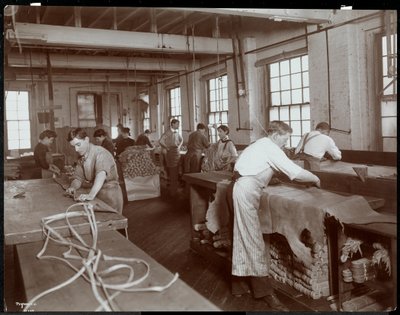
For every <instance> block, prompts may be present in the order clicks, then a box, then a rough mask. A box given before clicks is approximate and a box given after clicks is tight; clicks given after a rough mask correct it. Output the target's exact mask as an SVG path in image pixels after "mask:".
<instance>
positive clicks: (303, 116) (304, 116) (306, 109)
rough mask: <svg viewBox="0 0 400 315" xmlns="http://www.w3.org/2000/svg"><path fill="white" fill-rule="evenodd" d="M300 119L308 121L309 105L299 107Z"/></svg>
mask: <svg viewBox="0 0 400 315" xmlns="http://www.w3.org/2000/svg"><path fill="white" fill-rule="evenodd" d="M301 119H303V120H304V119H310V105H303V106H301Z"/></svg>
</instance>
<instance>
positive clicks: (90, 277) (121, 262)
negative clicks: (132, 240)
mask: <svg viewBox="0 0 400 315" xmlns="http://www.w3.org/2000/svg"><path fill="white" fill-rule="evenodd" d="M76 207H83V211H82V210H81V211H70V210H71V209H72V208H76ZM73 217H86V218H87V219H88V222H89V224H90V230H91V235H92V242H91V244H88V243H86V242H85V241H84V240H83V238H82V237H81V236H80V235H79V233H78V232H77V231H76V230H75V228H74V227H73V225H72V224H71V223H70V220H69V219H70V218H73ZM63 219H65V221H66V223H67V225H68V228H69V230H70V231H71V233H72V235H73V237H70V238H64V237H63V236H61V235H60V233H58V232H57V230H56V228H53V227H51V226H50V224H51V223H53V222H55V221H59V220H63ZM42 231H43V233H44V235H45V236H46V239H45V242H44V245H43V248H42V250H41V251H40V252H39V253H38V254H37V255H36V257H37V258H38V259H55V260H59V261H62V262H64V263H65V264H66V265H67V266H69V267H70V268H72V269H73V270H74V271H75V272H76V273H75V274H74V275H73V276H72V277H71V278H69V279H67V280H66V281H64V282H62V283H60V284H58V285H56V286H54V287H52V288H50V289H48V290H46V291H43V292H41V293H40V294H38V295H36V296H35V297H33V298H32V299H31V300H30V301H29V302H28V303H27V304H26V306H25V308H24V312H26V311H28V310H29V308H30V306H32V305H35V302H36V301H37V300H39V299H40V298H42V297H43V296H45V295H47V294H49V293H51V292H54V291H56V290H59V289H61V288H63V287H65V286H67V285H69V284H71V283H72V282H74V281H75V280H76V279H78V278H79V277H81V276H82V277H83V278H84V279H85V280H86V281H88V282H89V283H90V285H91V289H92V291H93V295H94V297H95V298H96V300H97V301H98V302H99V304H100V305H99V307H98V308H97V309H96V311H102V310H105V311H116V310H118V307H117V305H115V303H114V301H113V300H114V298H115V297H116V296H118V295H119V294H120V293H121V292H145V291H157V292H161V291H164V290H166V289H167V288H169V287H170V286H171V285H172V284H173V283H174V282H175V281H176V280H177V279H178V277H179V275H178V273H176V274H175V275H174V277H173V278H172V280H171V281H170V282H169V283H167V284H166V285H163V286H152V287H146V288H138V287H134V286H137V285H138V284H140V283H142V282H143V281H144V280H145V279H146V278H147V277H148V276H149V273H150V266H149V264H148V263H147V262H146V261H145V260H143V259H139V258H132V257H115V256H108V255H105V254H103V252H102V251H101V250H100V249H98V248H97V240H98V230H97V225H96V219H95V215H94V210H93V205H92V204H90V203H87V202H81V203H75V204H73V205H71V206H70V207H68V209H67V210H66V211H65V213H60V214H56V215H52V216H48V217H44V218H42ZM50 240H51V241H54V242H55V243H57V244H59V245H66V246H68V247H69V249H68V250H67V251H66V252H64V253H63V254H62V256H63V257H58V256H52V255H44V253H45V252H46V249H47V246H48V244H49V241H50ZM73 240H75V242H73ZM73 249H76V250H79V251H80V253H81V255H82V256H80V255H75V254H73V253H72V250H73ZM83 253H86V256H84V254H83ZM68 259H70V260H75V261H80V262H81V264H82V266H81V267H80V268H78V267H76V266H74V265H73V264H72V263H71V262H70V261H69V260H68ZM100 261H116V262H118V263H117V264H115V265H113V266H111V267H108V268H106V269H104V270H100V268H99V264H100ZM127 263H138V264H143V265H144V266H145V267H146V272H145V273H144V275H142V276H141V277H139V278H137V279H134V277H135V272H134V268H133V266H131V265H129V264H127ZM118 270H126V271H127V277H126V279H125V281H124V282H122V283H117V284H116V283H107V281H105V277H106V276H108V275H110V274H112V273H113V272H115V271H118ZM100 290H101V292H103V294H104V296H105V298H103V297H102V296H101V293H100ZM109 290H116V291H117V292H114V293H112V294H111V293H110V292H109Z"/></svg>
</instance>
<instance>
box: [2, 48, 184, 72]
mask: <svg viewBox="0 0 400 315" xmlns="http://www.w3.org/2000/svg"><path fill="white" fill-rule="evenodd" d="M50 60H51V66H52V68H64V69H102V70H107V69H109V70H125V71H127V70H129V71H134V70H135V69H136V70H137V71H161V70H162V71H184V70H185V66H186V67H187V65H188V62H187V61H185V60H179V59H172V60H169V59H168V60H167V59H165V58H163V59H162V58H137V57H136V58H133V57H130V58H126V57H114V56H78V55H67V54H50ZM31 61H32V64H31ZM8 64H9V66H10V67H16V68H18V67H29V68H45V67H46V66H47V64H46V54H44V53H37V52H32V55H31V56H30V55H29V52H22V54H18V53H10V54H9V55H8ZM160 64H162V66H160Z"/></svg>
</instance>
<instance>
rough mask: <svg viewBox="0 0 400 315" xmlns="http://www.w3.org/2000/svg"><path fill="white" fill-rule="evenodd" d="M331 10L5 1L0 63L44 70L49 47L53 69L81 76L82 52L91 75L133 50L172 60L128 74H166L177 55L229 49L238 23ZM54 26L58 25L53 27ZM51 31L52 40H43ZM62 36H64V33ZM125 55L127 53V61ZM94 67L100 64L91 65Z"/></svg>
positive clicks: (202, 55) (302, 18)
mask: <svg viewBox="0 0 400 315" xmlns="http://www.w3.org/2000/svg"><path fill="white" fill-rule="evenodd" d="M331 14H332V10H291V9H289V10H287V9H257V10H256V9H217V8H215V9H207V8H155V7H89V6H83V7H77V6H23V5H21V6H7V7H6V8H5V10H4V23H5V31H6V33H7V32H11V33H10V34H12V36H8V35H9V34H6V39H10V40H8V41H6V43H5V44H6V47H5V52H6V54H5V55H6V62H5V64H6V67H7V68H8V67H11V68H14V70H15V71H14V72H15V73H16V74H18V75H20V76H21V77H22V76H23V74H24V69H25V70H26V71H25V76H27V75H31V76H32V75H36V74H37V75H45V72H46V64H45V63H41V62H40V61H39V60H40V59H43V56H45V55H46V54H47V53H49V54H51V59H52V65H54V66H55V68H56V69H55V70H54V71H53V72H54V73H55V74H56V75H57V74H58V73H59V74H60V75H61V74H64V75H71V74H72V73H75V74H76V75H80V76H82V75H84V74H82V73H81V72H82V71H85V69H83V70H82V68H84V66H82V64H83V61H81V62H79V59H81V60H86V59H85V56H86V57H91V58H98V59H97V60H98V64H99V66H98V67H97V66H94V67H92V68H89V66H88V68H87V69H86V70H87V71H90V72H91V73H95V72H96V71H97V74H99V75H100V74H104V73H111V74H112V75H114V76H115V78H118V75H117V74H118V73H114V72H118V71H119V73H121V71H120V70H121V69H120V67H119V66H116V63H117V62H120V61H119V60H118V59H117V58H120V59H121V58H139V59H135V60H138V64H140V58H144V59H143V60H144V61H145V62H147V63H148V60H150V61H151V60H153V61H154V63H155V64H157V65H159V64H160V60H161V61H162V63H164V64H166V63H167V62H166V61H173V62H175V65H173V66H171V67H170V68H168V67H167V66H165V67H163V66H159V67H158V69H155V68H154V67H151V66H148V65H147V66H143V67H140V66H138V67H137V68H136V66H135V68H133V67H130V68H129V67H128V68H126V69H127V70H128V71H131V73H130V74H133V70H135V71H136V70H137V73H136V72H135V74H136V75H137V76H138V78H139V77H140V75H144V76H147V77H148V78H150V77H151V76H154V75H157V76H159V75H163V76H170V75H171V74H176V73H179V72H181V71H182V69H184V67H183V66H182V67H180V68H179V65H178V63H182V61H183V62H184V61H185V60H186V62H187V61H191V60H193V59H195V60H197V61H198V60H200V59H206V58H210V56H214V57H215V55H216V54H218V55H220V56H221V57H223V56H226V55H231V54H232V48H229V47H228V46H229V45H231V44H230V43H231V41H232V38H233V37H234V35H235V33H236V31H237V30H239V29H240V30H246V29H247V30H252V29H253V30H254V29H255V28H257V29H265V30H266V31H273V30H274V29H276V28H280V27H282V25H285V24H286V25H287V24H293V23H296V24H297V25H298V24H299V23H300V24H304V25H307V24H320V23H326V22H329V17H330V15H331ZM49 26H53V27H49ZM60 27H64V28H60ZM45 29H46V30H45ZM7 30H8V31H7ZM55 30H59V31H58V33H57V32H56V31H55ZM64 30H65V32H64ZM92 33H93V34H94V35H96V36H97V35H99V39H100V43H99V44H96V43H97V42H96V40H95V39H94V37H95V36H94V35H91V34H92ZM81 34H83V35H81ZM102 34H104V36H103V37H101V36H102ZM114 34H115V35H116V36H114ZM130 34H132V35H134V36H136V37H132V38H130V37H129V40H130V41H131V43H123V42H122V40H121V41H119V42H118V41H116V38H117V37H120V36H118V35H124V36H126V35H130ZM74 35H75V38H84V37H85V36H86V37H87V38H88V41H87V43H85V42H84V41H83V40H82V42H81V43H80V44H79V45H78V44H76V45H71V44H70V43H71V42H73V39H74ZM51 36H53V39H52V40H53V41H51V40H50V37H51ZM68 36H70V37H72V39H65V38H67V37H68ZM107 36H108V37H107ZM160 36H161V39H162V40H165V41H168V40H170V42H171V43H177V42H179V41H180V46H179V44H176V45H177V46H179V47H172V48H171V47H169V46H168V45H167V46H168V47H166V49H163V47H161V49H160V44H158V45H157V43H156V41H157V38H159V37H160ZM54 37H56V38H55V39H54ZM102 38H103V39H104V40H103V41H101V39H102ZM147 38H148V40H147ZM193 38H196V40H199V43H200V42H201V41H203V42H204V43H205V44H204V45H203V46H204V47H206V46H210V47H215V45H217V49H215V48H210V49H203V50H201V49H199V47H200V46H201V45H197V44H196V46H197V47H198V48H197V49H196V51H195V49H192V50H191V49H190V48H188V49H187V51H186V46H185V43H187V47H189V46H190V45H191V44H192V43H191V40H192V39H193ZM13 39H14V40H13ZM218 40H219V41H218ZM115 41H116V42H115ZM140 41H141V42H143V45H142V46H140V45H139V44H138V42H140ZM146 41H148V42H151V41H153V44H154V46H153V47H151V46H149V47H147V46H146V44H148V43H146ZM108 42H110V43H108ZM193 43H194V42H193ZM125 44H126V45H125ZM128 44H129V45H128ZM162 46H164V44H162ZM171 46H173V45H171ZM169 48H170V49H169ZM200 48H201V47H200ZM218 48H219V50H218ZM224 49H225V51H224ZM32 56H33V57H32ZM58 56H67V57H66V58H67V59H74V60H75V62H70V63H69V64H68V66H66V65H65V64H63V63H61V62H60V63H59V64H57V62H55V61H54V59H55V60H56V61H57V58H58ZM102 57H111V58H114V59H113V60H114V61H113V62H112V63H109V64H110V67H109V68H108V69H107V67H106V66H105V67H103V66H100V63H101V62H103V61H104V59H101V58H102ZM77 59H78V60H77ZM93 60H96V59H93ZM110 60H111V59H110ZM121 62H122V61H121ZM129 62H130V60H128V61H127V63H129ZM134 62H136V61H134ZM103 64H104V62H103ZM99 67H100V68H101V69H98V68H99ZM27 70H29V71H27ZM142 79H143V78H142ZM6 80H7V77H6ZM99 80H101V79H99ZM115 80H116V81H118V79H115ZM133 80H134V79H133ZM138 80H139V79H138Z"/></svg>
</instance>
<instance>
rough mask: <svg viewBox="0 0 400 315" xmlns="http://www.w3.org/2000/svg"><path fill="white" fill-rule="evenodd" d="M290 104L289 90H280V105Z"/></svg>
mask: <svg viewBox="0 0 400 315" xmlns="http://www.w3.org/2000/svg"><path fill="white" fill-rule="evenodd" d="M289 104H290V91H284V92H282V105H289Z"/></svg>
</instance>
